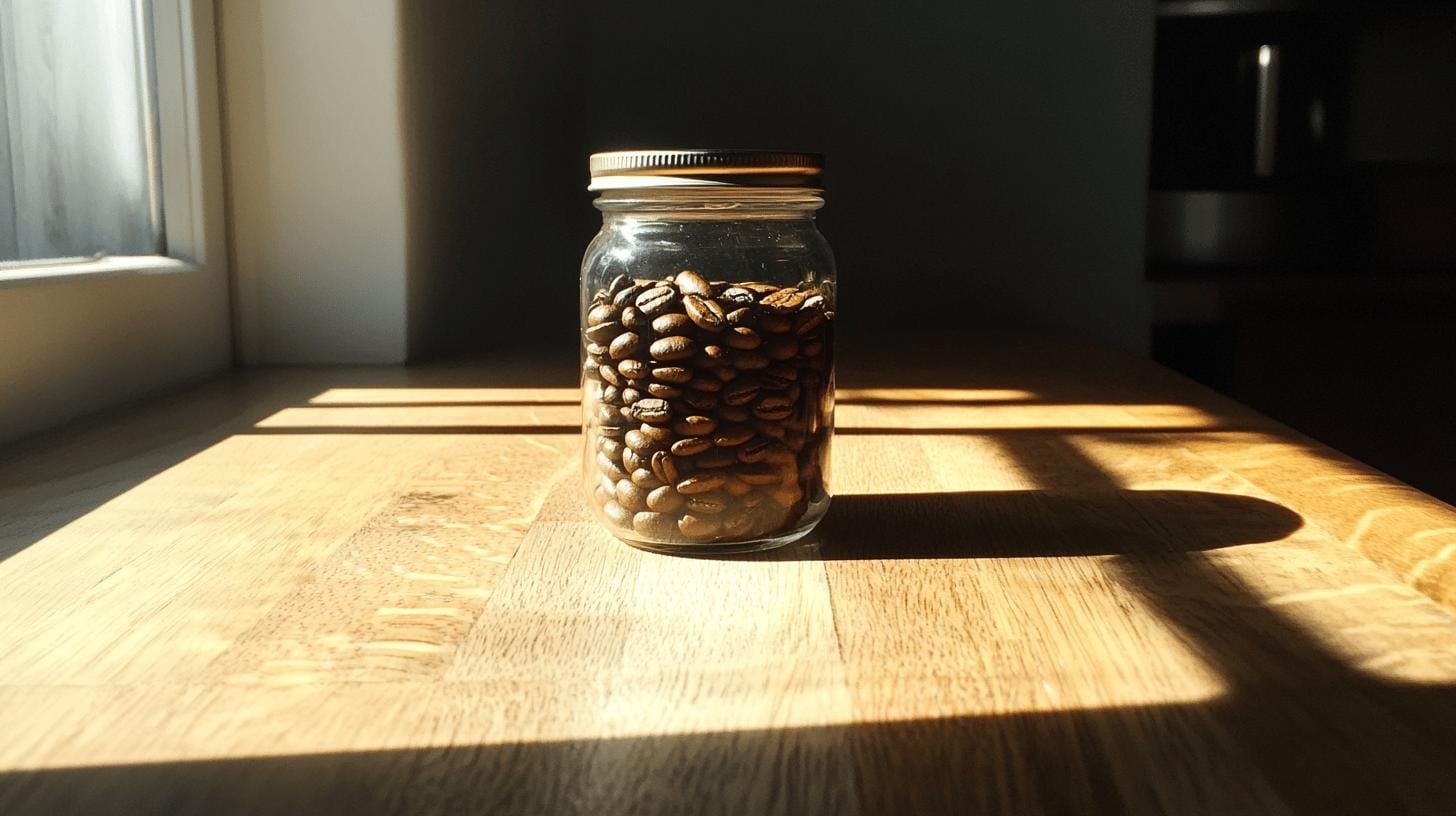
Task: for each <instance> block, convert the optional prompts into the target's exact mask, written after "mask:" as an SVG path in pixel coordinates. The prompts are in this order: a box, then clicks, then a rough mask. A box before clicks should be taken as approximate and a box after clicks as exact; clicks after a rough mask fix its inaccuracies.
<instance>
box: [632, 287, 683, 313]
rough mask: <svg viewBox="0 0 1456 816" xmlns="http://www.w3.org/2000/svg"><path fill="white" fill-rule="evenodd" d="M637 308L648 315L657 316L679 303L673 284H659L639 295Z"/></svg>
mask: <svg viewBox="0 0 1456 816" xmlns="http://www.w3.org/2000/svg"><path fill="white" fill-rule="evenodd" d="M635 303H636V305H637V308H638V309H641V310H642V313H643V314H645V315H647V316H648V317H656V316H658V315H660V314H662V313H663V312H665V311H667V310H668V309H671V308H672V306H673V304H675V303H677V292H675V291H673V288H672V287H671V286H657V287H654V288H652V289H648V290H647V291H645V292H643V293H642V294H640V295H638V296H637V300H636V301H635Z"/></svg>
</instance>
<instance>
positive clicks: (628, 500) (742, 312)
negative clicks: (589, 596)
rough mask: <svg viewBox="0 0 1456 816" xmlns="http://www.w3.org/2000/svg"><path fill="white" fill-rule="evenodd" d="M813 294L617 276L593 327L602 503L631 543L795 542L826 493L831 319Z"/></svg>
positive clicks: (595, 310)
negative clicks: (792, 536)
mask: <svg viewBox="0 0 1456 816" xmlns="http://www.w3.org/2000/svg"><path fill="white" fill-rule="evenodd" d="M825 295H826V293H825V292H822V291H818V290H816V289H814V288H813V287H794V286H776V285H773V284H767V283H758V282H727V281H716V280H715V281H709V280H707V279H705V278H704V277H703V276H702V275H699V274H698V273H697V272H694V271H692V270H683V271H681V272H679V273H678V274H676V275H675V276H673V277H671V278H668V279H662V280H648V279H632V278H628V277H626V276H625V275H622V276H618V277H616V278H615V279H613V280H612V281H611V282H610V283H608V284H607V285H606V286H605V287H603V288H602V289H600V290H598V291H597V292H595V293H593V296H592V299H591V303H590V304H589V306H588V311H587V315H586V325H585V327H584V329H583V332H582V334H583V341H584V343H585V355H584V359H583V365H582V373H583V375H584V378H585V390H584V395H585V396H584V399H585V400H586V410H587V418H586V431H587V439H588V444H589V448H588V455H589V456H590V457H591V458H592V460H593V461H592V463H591V465H589V469H590V470H591V471H592V472H593V474H594V479H593V484H592V487H591V490H592V494H593V497H594V499H595V501H596V506H597V508H598V509H599V510H600V511H601V515H602V516H603V517H604V518H605V519H606V520H607V522H608V523H609V524H610V525H611V526H612V527H614V528H615V529H616V530H617V531H618V532H619V533H620V534H621V535H622V536H623V537H624V538H627V539H629V540H635V541H643V542H648V543H660V544H675V543H710V542H718V543H725V544H727V543H733V542H741V541H748V540H752V539H757V538H764V537H771V536H774V535H778V534H782V533H787V532H789V531H791V530H793V529H795V527H796V526H797V525H798V524H799V523H800V522H801V521H802V519H803V518H804V515H805V513H806V512H807V511H808V509H809V508H810V507H811V506H814V505H820V506H822V503H823V502H824V500H825V499H827V497H828V494H827V492H826V490H825V485H824V478H825V475H824V468H825V467H826V465H827V459H828V453H829V450H828V447H829V435H830V433H831V427H830V426H831V424H832V421H833V411H834V402H833V401H834V381H833V364H832V354H833V351H832V347H833V338H832V332H833V328H834V312H833V311H832V304H831V303H830V302H829V301H828V300H827V299H826V296H825Z"/></svg>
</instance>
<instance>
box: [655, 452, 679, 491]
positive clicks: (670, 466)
mask: <svg viewBox="0 0 1456 816" xmlns="http://www.w3.org/2000/svg"><path fill="white" fill-rule="evenodd" d="M652 472H653V473H654V474H656V475H657V478H659V479H661V480H662V481H663V482H664V483H665V484H670V485H675V484H677V481H678V477H679V476H681V475H682V474H681V473H679V472H678V469H677V459H676V458H675V457H674V456H673V455H672V454H670V453H668V452H667V451H658V452H657V453H654V454H652Z"/></svg>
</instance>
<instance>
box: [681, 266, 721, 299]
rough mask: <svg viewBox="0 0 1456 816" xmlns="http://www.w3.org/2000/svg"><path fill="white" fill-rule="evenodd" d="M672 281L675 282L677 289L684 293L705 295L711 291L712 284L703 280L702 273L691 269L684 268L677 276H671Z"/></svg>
mask: <svg viewBox="0 0 1456 816" xmlns="http://www.w3.org/2000/svg"><path fill="white" fill-rule="evenodd" d="M673 283H676V284H677V289H678V291H679V292H682V293H683V294H684V295H707V294H711V293H712V292H713V287H712V285H711V284H709V283H708V282H707V281H706V280H704V279H703V276H702V275H699V274H698V273H696V272H694V271H693V270H691V269H684V270H683V271H681V272H679V273H677V277H675V278H673Z"/></svg>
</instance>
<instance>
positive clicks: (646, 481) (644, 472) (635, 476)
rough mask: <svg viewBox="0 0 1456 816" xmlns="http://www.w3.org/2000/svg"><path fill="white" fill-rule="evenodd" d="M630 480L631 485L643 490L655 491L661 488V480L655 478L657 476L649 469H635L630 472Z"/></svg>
mask: <svg viewBox="0 0 1456 816" xmlns="http://www.w3.org/2000/svg"><path fill="white" fill-rule="evenodd" d="M631 479H632V484H634V485H637V486H638V487H640V488H642V489H643V490H656V489H657V488H659V487H662V480H661V479H659V478H657V474H656V473H653V472H652V469H651V468H645V467H640V468H637V469H636V470H634V471H632V476H631Z"/></svg>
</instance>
